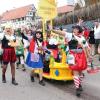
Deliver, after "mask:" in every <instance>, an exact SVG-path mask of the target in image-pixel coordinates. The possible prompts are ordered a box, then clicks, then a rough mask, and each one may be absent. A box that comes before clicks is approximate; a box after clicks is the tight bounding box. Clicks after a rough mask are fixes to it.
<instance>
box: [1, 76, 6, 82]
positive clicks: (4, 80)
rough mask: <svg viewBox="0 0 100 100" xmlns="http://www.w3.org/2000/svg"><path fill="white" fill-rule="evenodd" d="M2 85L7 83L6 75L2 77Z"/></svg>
mask: <svg viewBox="0 0 100 100" xmlns="http://www.w3.org/2000/svg"><path fill="white" fill-rule="evenodd" d="M2 83H6V77H5V75H2Z"/></svg>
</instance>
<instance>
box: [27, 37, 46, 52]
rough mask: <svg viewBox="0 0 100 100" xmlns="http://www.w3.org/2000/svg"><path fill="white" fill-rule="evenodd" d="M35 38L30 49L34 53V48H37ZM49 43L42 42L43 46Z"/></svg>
mask: <svg viewBox="0 0 100 100" xmlns="http://www.w3.org/2000/svg"><path fill="white" fill-rule="evenodd" d="M35 43H36V42H35V40H34V39H32V40H31V42H30V46H29V51H30V52H33V53H34V49H35ZM46 45H47V43H46V42H42V46H46Z"/></svg>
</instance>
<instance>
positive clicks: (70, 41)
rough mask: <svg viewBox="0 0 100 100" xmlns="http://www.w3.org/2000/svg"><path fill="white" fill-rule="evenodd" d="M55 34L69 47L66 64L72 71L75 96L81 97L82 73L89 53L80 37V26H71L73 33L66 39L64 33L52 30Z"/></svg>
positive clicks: (81, 30)
mask: <svg viewBox="0 0 100 100" xmlns="http://www.w3.org/2000/svg"><path fill="white" fill-rule="evenodd" d="M53 31H54V32H55V33H59V34H60V35H64V36H65V44H66V45H67V46H68V47H69V54H68V55H67V63H68V64H69V68H70V69H71V70H72V71H73V79H74V84H75V87H76V96H78V97H79V96H81V92H82V91H83V88H82V72H83V71H84V70H86V69H87V59H89V58H91V57H90V53H89V45H88V43H87V41H86V39H85V38H84V36H83V35H82V32H83V29H82V28H81V26H79V25H76V26H73V33H70V37H67V33H66V32H64V31H57V30H53Z"/></svg>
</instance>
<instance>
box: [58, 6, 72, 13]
mask: <svg viewBox="0 0 100 100" xmlns="http://www.w3.org/2000/svg"><path fill="white" fill-rule="evenodd" d="M73 10H74V6H70V5H65V6H62V7H58V9H57V11H58V14H62V13H67V12H71V11H73Z"/></svg>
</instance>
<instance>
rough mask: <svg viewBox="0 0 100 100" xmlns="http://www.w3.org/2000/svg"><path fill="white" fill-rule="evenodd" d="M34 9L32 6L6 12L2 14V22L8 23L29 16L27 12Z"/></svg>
mask: <svg viewBox="0 0 100 100" xmlns="http://www.w3.org/2000/svg"><path fill="white" fill-rule="evenodd" d="M31 9H32V5H28V6H24V7H20V8H16V9H12V10H10V11H6V12H5V13H3V14H2V20H3V21H7V20H12V19H17V18H22V17H25V16H26V15H27V12H28V11H30V10H31Z"/></svg>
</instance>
